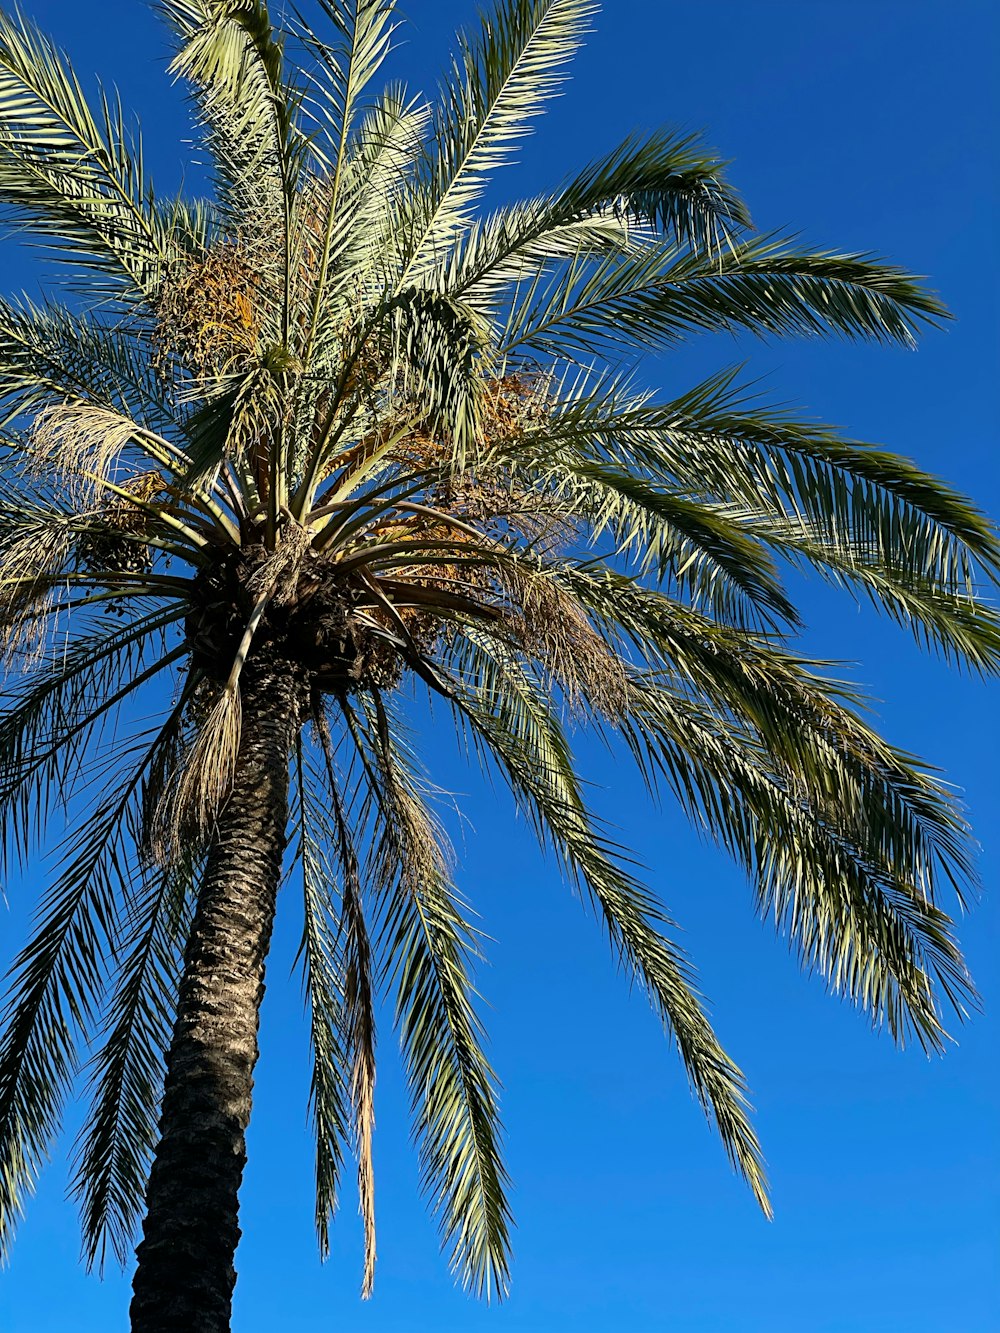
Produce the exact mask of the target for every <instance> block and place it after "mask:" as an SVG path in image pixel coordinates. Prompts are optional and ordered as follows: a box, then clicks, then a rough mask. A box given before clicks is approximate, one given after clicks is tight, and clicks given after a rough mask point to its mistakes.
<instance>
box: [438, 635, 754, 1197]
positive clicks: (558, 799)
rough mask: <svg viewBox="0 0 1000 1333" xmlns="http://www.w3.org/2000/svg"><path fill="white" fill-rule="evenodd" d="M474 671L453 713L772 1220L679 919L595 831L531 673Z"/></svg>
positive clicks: (482, 652) (740, 1095) (736, 1085)
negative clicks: (651, 1013) (668, 1042)
mask: <svg viewBox="0 0 1000 1333" xmlns="http://www.w3.org/2000/svg"><path fill="white" fill-rule="evenodd" d="M470 669H472V670H473V671H474V672H475V676H474V682H475V685H474V690H472V689H468V688H466V689H465V690H464V691H463V690H462V689H460V688H458V687H456V689H455V692H454V693H453V695H452V701H453V704H454V706H455V707H456V709H458V710H459V711H460V714H461V716H462V717H464V718H465V719H467V720H468V723H469V725H470V726H471V727H472V728H473V730H474V733H475V735H476V736H477V737H478V739H479V742H480V744H481V751H482V755H483V758H484V759H489V760H492V761H494V762H496V763H497V764H498V765H499V767H500V769H501V771H502V772H503V774H504V777H505V778H506V780H507V782H508V784H509V785H510V788H511V791H512V792H513V794H514V797H515V799H516V800H517V801H518V804H519V805H520V806H522V808H523V809H524V810H525V813H526V815H527V817H528V818H529V819H530V820H531V822H532V824H533V826H534V828H535V831H536V833H537V835H538V837H539V840H540V841H541V842H542V844H543V845H550V846H551V847H552V848H553V849H554V850H555V852H556V854H557V856H558V857H559V860H560V862H561V863H562V866H563V868H564V870H565V872H566V873H567V874H568V875H569V877H570V878H571V879H572V880H574V881H576V882H577V883H579V884H580V885H581V886H582V887H583V888H585V889H586V891H587V893H588V894H589V896H590V898H591V900H592V902H593V903H594V905H595V907H596V908H597V910H598V912H599V915H600V917H601V919H602V921H603V923H604V926H605V928H606V930H607V932H608V937H609V940H610V943H611V946H612V948H613V950H614V951H615V953H616V955H617V957H618V959H619V961H620V963H621V965H622V966H623V968H624V969H625V970H626V972H627V973H628V975H630V976H633V977H635V978H636V980H638V981H639V982H640V983H641V984H642V986H643V989H644V990H645V991H646V993H647V994H648V995H649V998H650V1001H651V1002H652V1004H653V1006H654V1008H655V1009H656V1010H657V1012H658V1013H659V1015H660V1017H661V1019H662V1021H663V1024H664V1028H665V1030H666V1031H667V1032H668V1033H669V1034H670V1035H671V1037H672V1039H673V1040H674V1042H675V1043H676V1045H677V1048H678V1051H679V1053H680V1056H681V1059H682V1060H683V1062H684V1067H685V1069H686V1071H687V1074H688V1078H689V1079H690V1082H691V1086H692V1089H693V1090H694V1093H695V1095H696V1096H697V1098H698V1101H699V1102H700V1104H701V1106H702V1109H703V1110H704V1111H705V1113H706V1115H708V1116H710V1117H711V1118H712V1119H713V1120H714V1122H715V1125H716V1128H717V1129H718V1132H719V1135H720V1137H721V1138H722V1141H723V1145H724V1147H725V1149H726V1152H727V1154H728V1155H729V1158H730V1160H731V1161H732V1163H733V1165H734V1167H735V1168H736V1169H737V1170H738V1171H739V1172H740V1174H741V1175H742V1176H743V1178H744V1179H745V1180H746V1182H747V1183H748V1185H749V1186H750V1188H751V1189H752V1191H753V1193H754V1196H755V1198H756V1199H757V1201H758V1203H759V1204H760V1206H761V1208H762V1209H763V1210H764V1212H765V1213H766V1214H767V1215H770V1211H771V1210H770V1203H769V1201H768V1197H767V1184H766V1178H765V1175H764V1164H763V1158H762V1155H761V1151H760V1145H759V1143H758V1141H757V1136H756V1134H755V1132H754V1130H753V1127H752V1125H751V1124H750V1121H749V1119H748V1110H749V1107H748V1102H747V1097H746V1085H745V1082H744V1078H743V1075H742V1073H741V1072H740V1070H739V1069H738V1068H737V1066H736V1065H735V1064H734V1063H733V1062H732V1060H731V1059H730V1058H729V1056H728V1055H727V1054H726V1053H725V1051H724V1050H723V1048H722V1047H721V1045H720V1044H719V1041H718V1038H717V1037H716V1036H715V1033H714V1032H713V1031H712V1028H711V1025H710V1024H709V1021H708V1018H707V1016H706V1014H705V1011H704V1008H703V1005H702V1001H701V997H700V996H699V995H698V993H697V991H696V990H695V989H694V974H693V969H692V968H691V964H690V962H689V961H688V960H687V959H686V958H685V957H684V955H683V953H682V951H681V950H680V949H679V948H678V947H677V946H676V945H675V944H673V943H671V941H670V940H669V939H668V938H667V937H666V935H665V934H664V933H663V929H664V928H669V927H670V926H671V925H672V922H671V921H670V918H669V917H668V916H667V915H666V913H665V912H664V910H663V907H662V905H661V904H660V903H658V902H657V901H656V899H655V898H654V897H653V896H652V895H651V894H650V893H649V891H648V890H647V889H646V888H645V887H644V886H643V885H642V884H640V883H639V881H638V880H637V879H635V877H634V876H633V875H632V874H631V873H630V872H629V871H628V870H627V869H625V868H624V866H622V865H621V864H619V862H618V860H617V858H616V855H615V852H616V849H615V848H614V847H613V846H612V845H611V844H609V843H608V841H607V840H606V839H605V838H604V837H603V836H602V835H601V834H600V833H599V832H598V831H597V830H596V829H595V827H594V825H593V821H592V819H591V817H590V815H589V813H588V812H587V810H586V807H585V806H584V803H583V801H582V798H581V795H580V792H579V789H578V785H577V779H576V775H575V772H574V767H573V760H572V756H571V754H570V750H569V746H568V744H567V742H566V738H565V736H564V735H563V734H562V732H561V730H560V728H559V726H558V723H557V722H556V719H555V717H554V716H553V712H552V709H551V707H550V706H549V704H548V703H547V701H546V699H545V696H544V695H543V694H542V692H541V691H540V690H539V689H538V688H537V686H536V685H535V684H534V683H533V682H532V681H531V679H530V677H529V675H528V674H527V673H526V672H524V670H523V669H522V668H521V667H520V666H519V664H518V663H517V662H516V661H515V660H514V659H513V658H511V657H510V656H509V655H508V654H505V653H502V652H501V653H496V652H491V651H490V650H489V648H488V646H487V645H486V643H485V642H481V643H480V644H479V645H478V646H477V647H476V648H473V649H472V651H471V652H470V653H468V654H467V656H466V660H465V661H463V662H461V670H462V674H463V676H464V677H465V679H466V680H468V678H469V674H470Z"/></svg>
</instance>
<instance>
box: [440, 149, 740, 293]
mask: <svg viewBox="0 0 1000 1333" xmlns="http://www.w3.org/2000/svg"><path fill="white" fill-rule="evenodd" d="M723 165H724V164H723V163H722V162H720V161H719V159H718V158H716V157H715V156H714V155H713V154H712V153H710V152H708V151H707V150H706V149H705V148H704V147H703V146H702V145H701V143H700V141H699V140H698V139H697V138H695V137H693V136H679V135H677V134H671V133H668V132H665V131H664V132H661V133H659V134H656V135H653V136H652V137H651V138H649V139H645V140H640V139H628V140H626V141H625V142H624V143H623V144H621V145H620V146H619V147H618V148H616V149H614V150H613V151H612V152H611V153H609V154H607V155H606V156H604V157H603V158H600V159H598V160H597V161H596V162H594V163H592V164H591V165H590V166H588V167H586V168H585V169H584V170H583V171H582V172H580V173H579V174H578V175H577V176H575V177H573V178H572V179H571V180H569V181H568V182H567V183H566V184H565V185H564V186H563V187H562V188H561V189H560V190H559V191H557V192H556V193H554V194H551V195H547V196H544V197H543V198H540V199H536V200H532V201H530V202H528V203H522V204H513V205H509V206H507V207H506V208H503V209H500V210H499V211H498V212H497V213H494V214H492V215H491V216H489V217H487V218H486V219H484V220H483V221H481V222H478V221H477V222H474V223H472V224H471V225H469V226H468V227H467V228H466V229H465V231H464V232H463V234H462V236H461V238H460V239H459V240H458V241H457V243H456V245H455V246H454V247H453V248H452V250H451V251H450V252H449V254H448V256H447V259H446V260H443V261H442V264H441V268H440V272H441V278H442V281H443V282H444V284H445V286H446V288H447V290H448V291H450V292H453V293H455V294H456V295H459V294H461V295H463V296H464V297H465V299H467V300H468V301H470V302H471V303H472V304H474V305H484V304H485V305H486V307H487V308H493V307H494V306H495V305H496V303H497V302H498V300H499V299H500V298H501V297H502V296H503V295H506V294H507V291H508V290H509V288H510V286H511V285H512V284H513V283H515V282H522V283H524V282H528V281H530V279H531V275H532V274H533V273H534V272H536V271H537V270H538V269H539V268H541V267H542V266H543V265H544V264H547V263H551V262H552V261H556V260H560V259H562V260H571V259H577V258H580V257H582V256H585V255H589V256H590V257H591V258H595V257H597V256H599V255H600V254H601V253H602V252H605V251H609V250H610V251H612V252H620V253H622V254H628V253H629V252H630V250H631V249H632V248H633V247H634V246H638V247H640V248H642V247H644V246H645V245H647V244H648V243H649V241H650V240H651V238H652V236H653V235H656V234H660V235H663V236H665V237H667V238H670V239H671V240H672V241H673V242H674V244H676V245H678V246H684V245H688V246H690V247H691V248H692V249H694V250H696V251H699V252H709V253H714V252H717V251H719V250H720V249H722V248H723V247H725V246H726V245H729V244H730V243H731V242H732V241H733V240H734V238H735V237H736V236H738V235H739V234H740V232H741V231H743V230H744V229H745V228H747V227H748V226H749V225H750V218H749V215H748V213H747V211H746V208H745V206H744V204H743V201H742V200H741V199H740V197H739V195H738V194H737V193H736V192H735V190H733V188H732V187H731V186H730V185H728V184H727V183H726V182H725V180H724V179H723V178H722V168H723Z"/></svg>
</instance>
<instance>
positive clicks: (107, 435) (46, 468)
mask: <svg viewBox="0 0 1000 1333" xmlns="http://www.w3.org/2000/svg"><path fill="white" fill-rule="evenodd" d="M136 430H137V427H136V424H135V422H134V421H132V420H130V419H129V418H128V417H125V416H122V414H121V413H120V412H114V411H112V410H111V409H110V408H104V407H95V406H92V405H90V404H86V403H63V404H59V405H57V406H55V407H48V408H45V409H44V410H43V411H41V412H39V414H38V415H37V416H36V417H35V421H34V424H33V427H32V432H31V439H30V442H29V457H30V466H31V469H32V471H34V472H36V473H38V474H41V475H43V476H45V475H48V476H52V475H55V476H56V477H58V478H59V479H60V480H61V481H62V482H64V483H65V487H66V490H67V491H68V492H69V494H70V496H71V497H72V498H73V500H74V501H76V502H77V503H81V504H87V503H92V502H93V498H94V496H95V495H97V494H100V492H101V490H102V483H103V482H104V481H106V480H107V479H108V477H109V476H110V474H111V472H112V469H113V467H114V464H115V462H116V460H117V459H118V458H119V457H120V456H121V454H122V452H123V451H124V449H125V448H126V446H127V445H128V443H129V441H130V440H131V439H133V437H134V436H135V433H136Z"/></svg>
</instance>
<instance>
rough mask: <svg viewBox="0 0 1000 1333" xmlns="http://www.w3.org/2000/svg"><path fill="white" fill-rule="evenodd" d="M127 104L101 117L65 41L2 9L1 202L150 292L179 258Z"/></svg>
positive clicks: (83, 259) (52, 239)
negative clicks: (62, 45)
mask: <svg viewBox="0 0 1000 1333" xmlns="http://www.w3.org/2000/svg"><path fill="white" fill-rule="evenodd" d="M151 198H152V196H151V193H150V186H149V184H148V182H147V181H146V180H145V179H144V176H143V171H142V149H141V146H140V144H139V141H138V136H137V134H136V132H135V131H129V130H127V129H126V126H125V122H124V118H123V115H122V111H121V108H120V107H119V106H118V105H117V104H116V103H114V102H111V101H109V100H108V99H107V98H106V97H104V96H103V95H102V97H101V99H100V111H99V113H98V115H97V116H95V115H94V113H93V112H92V111H91V110H90V108H89V106H88V104H87V101H86V99H85V97H84V95H83V91H82V89H81V88H80V85H79V83H78V82H77V79H76V77H75V75H74V74H73V73H72V71H71V69H70V68H69V66H68V64H67V63H66V61H65V59H64V58H63V56H62V55H61V53H60V52H59V51H58V49H57V48H56V47H55V46H54V45H53V44H52V43H51V42H50V41H49V40H48V38H46V37H44V36H43V35H42V34H41V33H40V32H38V30H37V29H36V28H34V27H33V26H32V25H31V24H29V23H27V22H24V21H22V20H18V19H11V18H8V17H7V16H6V15H0V206H5V207H7V208H9V209H11V210H12V211H13V212H14V215H15V216H16V217H18V218H19V219H20V220H21V221H22V222H23V224H24V225H25V226H28V227H30V228H31V229H32V230H34V231H36V232H38V233H40V234H41V235H42V236H43V237H44V238H45V240H46V243H47V245H48V246H49V247H50V248H52V249H53V250H55V251H68V252H70V253H71V255H72V257H73V259H74V261H75V262H76V264H77V265H79V266H81V267H83V268H84V269H86V268H92V269H94V270H96V271H97V272H98V273H100V274H101V275H102V276H104V277H106V278H112V279H117V280H118V281H119V282H120V281H121V280H122V279H124V280H125V282H126V283H127V284H128V286H130V287H132V289H133V290H137V291H138V292H139V293H141V294H142V295H143V296H145V297H148V296H149V295H150V294H151V293H152V292H154V291H155V290H156V288H157V286H158V284H159V282H160V280H161V277H162V274H163V271H164V267H165V266H166V265H167V264H169V263H170V262H172V261H174V260H176V259H177V258H179V257H180V253H179V247H178V245H177V242H176V239H175V237H174V236H173V235H172V234H171V231H170V229H169V228H168V227H167V226H165V225H164V221H163V219H162V217H161V216H160V214H159V213H158V212H157V211H156V209H155V208H153V207H151Z"/></svg>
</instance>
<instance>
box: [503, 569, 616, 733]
mask: <svg viewBox="0 0 1000 1333" xmlns="http://www.w3.org/2000/svg"><path fill="white" fill-rule="evenodd" d="M500 579H501V581H502V582H503V583H504V584H505V586H506V588H507V591H508V596H509V598H510V601H511V603H512V610H511V612H510V613H509V615H508V617H507V625H508V627H509V630H510V632H511V635H512V637H513V639H514V641H515V643H516V644H517V646H518V647H519V648H520V649H521V651H522V652H524V653H525V654H526V656H528V657H530V658H533V659H534V660H535V661H537V662H539V663H540V664H541V666H542V667H543V668H544V670H545V671H546V672H547V673H548V674H549V675H550V676H551V677H552V679H553V680H554V681H555V682H556V683H557V684H558V685H559V686H560V688H561V689H562V691H563V693H564V695H565V696H566V701H567V704H568V705H569V707H570V709H571V710H572V711H574V712H580V711H582V705H583V702H584V701H586V703H587V704H588V705H589V706H590V707H591V708H595V709H596V710H597V711H598V712H599V713H601V714H603V715H604V716H605V717H606V718H608V720H609V721H612V722H613V721H614V720H615V719H616V718H618V717H620V716H622V714H623V713H624V712H625V711H627V708H628V704H629V672H628V666H627V664H626V663H625V662H624V661H623V660H622V659H621V658H620V657H619V656H618V654H617V653H616V652H614V650H613V649H612V648H611V647H610V646H609V645H608V644H607V643H606V642H605V641H604V639H602V638H601V636H600V634H598V632H597V631H596V630H595V629H594V627H593V625H592V624H591V623H590V621H589V620H588V618H587V616H586V613H585V612H584V611H583V610H582V609H581V607H580V606H579V605H578V604H577V602H576V601H575V600H574V599H573V598H572V597H571V596H570V594H569V593H568V592H566V590H565V589H563V588H560V587H559V586H558V584H556V583H555V582H554V581H553V580H552V579H551V578H549V577H547V576H546V575H544V574H541V573H527V572H526V573H525V574H521V573H519V572H518V571H517V570H516V569H512V568H510V567H505V568H503V569H502V570H501V571H500Z"/></svg>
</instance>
